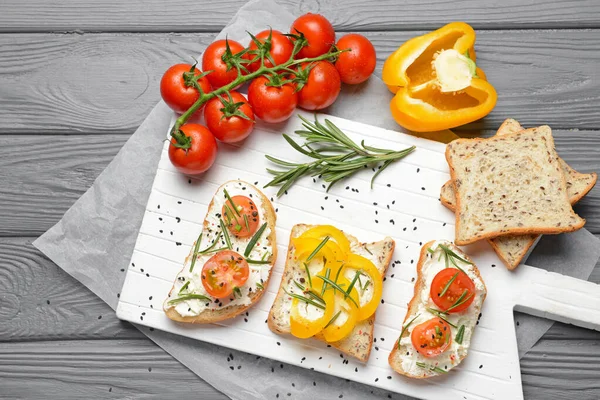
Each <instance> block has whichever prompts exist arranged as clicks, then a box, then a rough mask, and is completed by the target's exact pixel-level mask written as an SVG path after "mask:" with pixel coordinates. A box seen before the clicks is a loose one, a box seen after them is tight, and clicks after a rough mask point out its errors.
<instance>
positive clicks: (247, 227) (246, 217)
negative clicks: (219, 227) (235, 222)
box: [244, 214, 250, 232]
mask: <svg viewBox="0 0 600 400" xmlns="http://www.w3.org/2000/svg"><path fill="white" fill-rule="evenodd" d="M244 223H245V224H246V231H248V232H250V222H249V221H248V215H246V214H244Z"/></svg>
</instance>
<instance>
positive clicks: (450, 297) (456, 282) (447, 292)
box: [430, 268, 475, 313]
mask: <svg viewBox="0 0 600 400" xmlns="http://www.w3.org/2000/svg"><path fill="white" fill-rule="evenodd" d="M449 282H450V284H448V283H449ZM430 295H431V300H433V302H434V303H435V305H436V306H438V307H439V308H440V310H442V311H445V312H448V313H457V312H461V311H464V310H466V309H467V308H469V306H470V305H471V303H473V300H474V298H475V284H474V283H473V281H472V280H471V278H469V276H468V275H467V274H465V273H464V272H462V271H461V270H459V269H456V268H446V269H443V270H441V271H440V272H438V273H437V274H436V275H435V277H434V278H433V281H432V282H431V289H430Z"/></svg>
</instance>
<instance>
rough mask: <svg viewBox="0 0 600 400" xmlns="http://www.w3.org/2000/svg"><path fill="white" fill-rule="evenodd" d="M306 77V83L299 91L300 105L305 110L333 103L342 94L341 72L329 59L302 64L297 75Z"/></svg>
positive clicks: (316, 108)
mask: <svg viewBox="0 0 600 400" xmlns="http://www.w3.org/2000/svg"><path fill="white" fill-rule="evenodd" d="M309 69H310V72H308V74H307V77H306V83H305V84H304V85H303V86H301V89H300V91H299V92H298V105H299V106H300V107H302V108H304V109H305V110H320V109H323V108H325V107H328V106H330V105H332V104H333V102H334V101H335V100H336V99H337V97H338V95H339V94H340V89H341V88H342V82H341V80H340V74H339V73H338V71H337V69H335V66H334V65H333V64H332V63H330V62H329V61H317V62H314V63H304V64H302V71H298V74H297V76H298V77H303V75H306V71H308V70H309Z"/></svg>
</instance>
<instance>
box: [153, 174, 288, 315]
mask: <svg viewBox="0 0 600 400" xmlns="http://www.w3.org/2000/svg"><path fill="white" fill-rule="evenodd" d="M232 182H242V183H243V184H244V185H246V186H249V187H253V188H254V189H256V191H257V192H258V194H259V195H260V198H261V200H262V201H261V203H262V204H263V207H264V210H263V211H264V215H265V220H266V221H265V222H267V224H268V226H269V228H271V233H270V234H269V236H268V237H267V238H268V241H269V244H270V245H271V247H272V249H273V255H272V256H271V260H272V261H271V264H270V265H271V268H270V269H269V275H268V277H267V280H266V281H265V282H264V284H263V285H264V287H265V289H264V290H261V291H257V292H254V291H253V292H252V293H250V294H249V295H248V297H250V300H251V301H250V304H247V305H235V306H229V307H223V308H221V309H219V310H204V311H203V312H201V313H200V314H198V315H196V316H187V317H183V316H181V315H180V314H179V313H178V312H177V311H176V310H175V307H167V306H166V302H165V304H164V305H163V310H164V312H165V314H166V315H167V317H169V318H170V319H172V320H173V321H177V322H185V323H188V324H212V323H215V322H219V321H224V320H227V319H230V318H233V317H235V316H237V315H240V314H242V313H243V312H245V311H246V310H248V309H249V308H250V307H252V306H253V305H254V304H255V303H256V302H257V301H258V300H260V298H261V297H262V296H263V294H264V292H265V291H266V287H267V285H268V283H269V280H270V279H271V274H272V273H273V266H274V265H275V261H276V260H277V240H276V233H275V222H276V220H277V214H275V209H274V208H273V204H271V201H270V200H269V199H268V198H267V196H265V195H264V193H263V192H261V191H260V190H258V189H257V188H256V187H255V186H254V185H251V184H249V183H248V182H244V181H239V180H234V181H227V182H225V183H224V184H223V185H221V186H219V188H218V189H217V191H216V192H215V193H218V192H219V190H220V189H221V187H223V186H225V185H227V184H228V183H232ZM214 201H215V200H214V196H213V199H212V200H211V202H210V204H209V205H208V212H207V215H208V214H209V213H210V212H211V210H212V209H213V206H214ZM207 227H208V221H207V220H206V218H205V219H204V223H203V230H204V229H206V228H207ZM195 243H196V242H194V245H195ZM193 253H194V246H193V245H192V249H191V250H190V254H189V255H188V256H187V257H186V258H185V263H184V267H183V268H186V267H185V266H186V265H187V262H188V260H189V259H191V257H192V255H193ZM182 270H183V269H182ZM174 288H175V285H173V287H171V290H170V291H169V295H171V294H172V293H173V290H174Z"/></svg>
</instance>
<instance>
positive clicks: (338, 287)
mask: <svg viewBox="0 0 600 400" xmlns="http://www.w3.org/2000/svg"><path fill="white" fill-rule="evenodd" d="M317 278H320V279H322V280H323V281H324V282H326V283H328V284H329V285H330V286H331V287H332V288H333V289H335V290H337V291H339V292H340V293H342V294H343V295H344V298H345V299H350V300H351V301H352V303H354V305H355V306H356V308H360V306H359V305H358V303H356V300H354V299H353V298H352V297H351V296H350V295H349V294H348V293H346V291H345V290H344V289H342V288H341V287H340V285H338V284H337V283H335V282H334V281H332V280H331V279H329V278H328V277H326V276H321V275H317ZM323 286H325V285H323Z"/></svg>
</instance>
